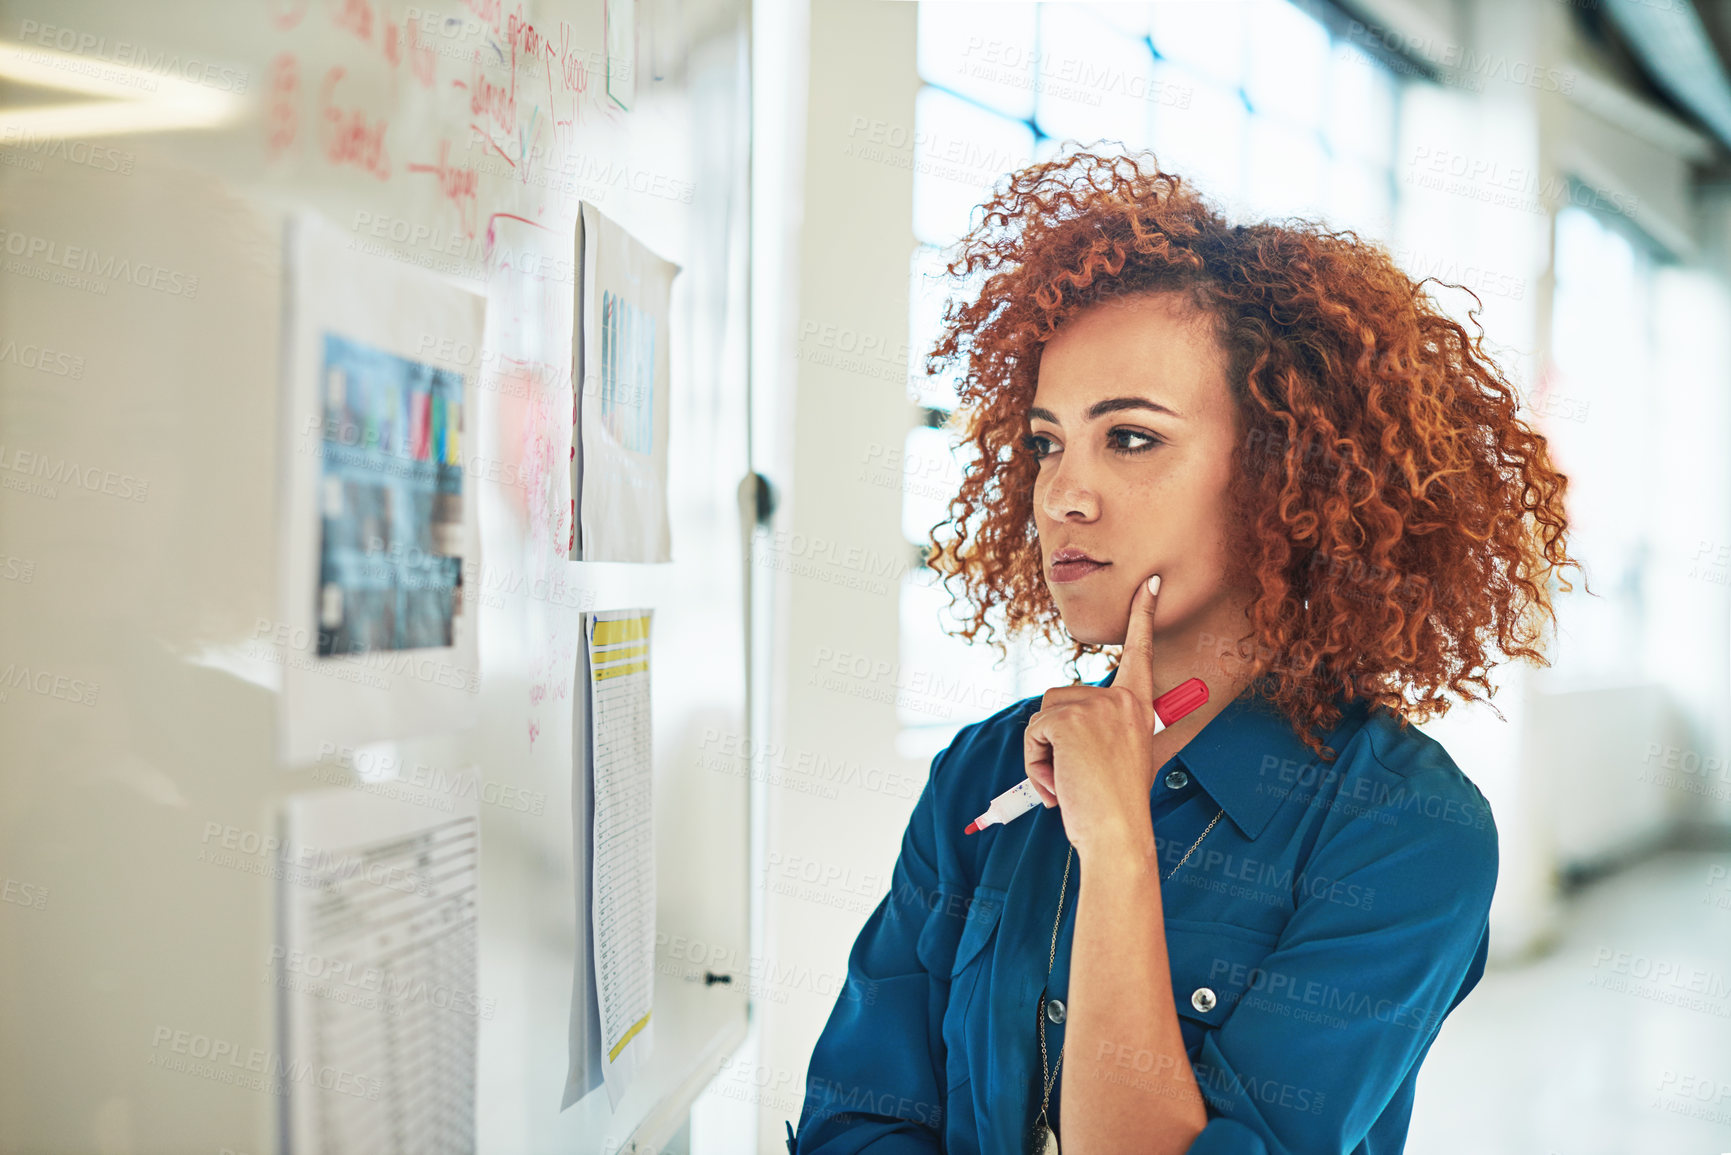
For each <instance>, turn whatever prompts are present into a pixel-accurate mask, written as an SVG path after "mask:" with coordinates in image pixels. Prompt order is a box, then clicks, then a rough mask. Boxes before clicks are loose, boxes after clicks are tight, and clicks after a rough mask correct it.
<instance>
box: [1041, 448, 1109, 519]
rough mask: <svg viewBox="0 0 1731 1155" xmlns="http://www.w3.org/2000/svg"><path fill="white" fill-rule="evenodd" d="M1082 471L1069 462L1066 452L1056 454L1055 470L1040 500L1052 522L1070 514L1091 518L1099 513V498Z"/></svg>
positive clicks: (1067, 517) (1070, 460)
mask: <svg viewBox="0 0 1731 1155" xmlns="http://www.w3.org/2000/svg"><path fill="white" fill-rule="evenodd" d="M1086 472H1087V471H1086V469H1085V468H1079V467H1078V466H1077V465H1076V464H1073V463H1072V459H1071V457H1070V456H1069V454H1068V453H1065V454H1062V455H1060V456H1059V458H1058V467H1057V471H1056V473H1054V474H1053V476H1052V481H1051V484H1050V485H1048V486H1047V487H1046V493H1045V496H1044V497H1043V498H1042V499H1041V505H1042V508H1043V509H1044V510H1045V513H1046V516H1047V517H1049V518H1051V519H1052V520H1053V521H1067V520H1069V519H1070V518H1071V517H1080V518H1081V519H1082V520H1084V521H1091V520H1093V519H1094V518H1096V517H1098V516H1099V514H1100V499H1099V497H1098V496H1097V495H1096V494H1095V492H1094V488H1093V486H1092V484H1090V483H1089V480H1088V478H1087V477H1086V476H1085V474H1086Z"/></svg>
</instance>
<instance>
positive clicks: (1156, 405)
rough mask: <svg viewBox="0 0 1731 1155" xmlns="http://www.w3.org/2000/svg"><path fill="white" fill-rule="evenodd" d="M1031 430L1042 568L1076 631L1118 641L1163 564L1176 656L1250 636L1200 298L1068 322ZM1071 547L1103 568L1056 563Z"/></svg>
mask: <svg viewBox="0 0 1731 1155" xmlns="http://www.w3.org/2000/svg"><path fill="white" fill-rule="evenodd" d="M1028 432H1029V437H1030V442H1029V445H1030V448H1031V449H1032V451H1033V453H1034V456H1035V457H1036V458H1038V459H1039V461H1040V465H1039V474H1038V476H1037V477H1036V479H1035V481H1034V520H1035V525H1036V527H1037V528H1038V530H1039V534H1040V554H1041V565H1042V569H1043V572H1044V574H1045V577H1046V583H1047V586H1048V588H1050V590H1051V591H1052V596H1053V598H1054V599H1055V601H1056V602H1057V606H1058V611H1059V613H1061V614H1062V615H1063V618H1064V625H1065V627H1066V628H1067V629H1068V630H1069V633H1070V636H1071V637H1073V638H1075V639H1076V640H1077V641H1079V642H1086V643H1094V644H1103V645H1121V644H1122V643H1123V641H1124V636H1125V631H1126V628H1127V627H1128V624H1129V620H1130V606H1131V601H1132V599H1133V598H1134V596H1135V593H1136V586H1137V584H1138V583H1139V582H1143V581H1146V580H1147V578H1148V577H1149V576H1150V575H1151V574H1156V573H1157V574H1159V575H1160V598H1159V602H1158V604H1157V605H1156V607H1155V613H1154V627H1155V633H1156V635H1157V636H1158V637H1161V638H1164V639H1166V640H1167V642H1168V648H1167V650H1166V653H1165V656H1166V657H1167V658H1169V659H1177V660H1179V661H1182V660H1183V655H1182V654H1181V653H1178V652H1175V648H1174V646H1173V644H1174V643H1176V644H1177V647H1181V648H1184V649H1194V648H1196V647H1199V646H1201V645H1204V644H1206V639H1204V638H1203V637H1202V636H1201V635H1203V634H1204V633H1210V632H1212V633H1213V634H1214V637H1215V638H1216V639H1220V638H1225V639H1227V640H1229V641H1230V640H1235V639H1237V638H1238V637H1240V635H1242V634H1243V633H1244V632H1245V629H1244V627H1245V623H1244V617H1243V612H1244V606H1245V604H1246V600H1245V599H1246V596H1247V595H1246V591H1234V590H1231V589H1228V588H1227V585H1226V582H1227V577H1226V574H1227V562H1228V554H1227V549H1228V542H1229V535H1228V523H1227V491H1228V486H1229V484H1230V482H1231V480H1232V473H1233V469H1234V468H1235V462H1236V461H1237V459H1238V454H1237V441H1238V437H1237V430H1236V424H1235V402H1234V401H1233V400H1232V397H1231V395H1230V394H1229V392H1228V387H1227V383H1226V358H1225V354H1224V352H1223V351H1222V350H1221V349H1220V347H1219V344H1218V342H1217V341H1216V340H1215V339H1214V337H1213V335H1212V332H1211V330H1210V327H1209V326H1208V325H1207V324H1206V323H1205V322H1203V321H1202V320H1201V319H1200V314H1198V313H1197V312H1196V311H1195V310H1194V309H1193V307H1191V306H1190V305H1189V304H1188V303H1187V302H1186V301H1185V300H1184V299H1183V298H1182V297H1179V296H1177V295H1175V294H1171V293H1163V294H1158V295H1155V294H1141V295H1137V296H1132V297H1124V298H1118V299H1114V300H1110V301H1105V302H1101V303H1099V304H1096V305H1093V306H1090V307H1089V308H1087V309H1084V310H1083V311H1082V312H1080V313H1078V314H1077V315H1076V316H1074V317H1072V318H1071V319H1070V320H1069V322H1068V323H1067V324H1066V325H1065V326H1064V327H1063V328H1061V329H1060V330H1059V332H1058V334H1057V335H1056V336H1055V337H1053V338H1051V339H1050V340H1049V341H1048V342H1047V343H1046V346H1045V349H1044V352H1043V353H1042V354H1041V357H1040V374H1039V381H1038V384H1037V386H1036V389H1035V393H1034V403H1033V406H1032V408H1031V409H1030V410H1029V414H1028ZM1075 549H1079V550H1081V551H1083V552H1084V553H1086V554H1087V555H1088V556H1089V557H1091V558H1093V559H1095V560H1096V561H1098V562H1101V563H1104V564H1102V565H1098V566H1086V565H1084V566H1074V565H1070V566H1066V565H1063V564H1058V565H1056V566H1054V561H1053V555H1054V554H1058V553H1059V552H1060V551H1065V550H1075ZM1060 560H1061V559H1060ZM1197 656H1200V655H1194V654H1193V655H1192V659H1194V657H1197Z"/></svg>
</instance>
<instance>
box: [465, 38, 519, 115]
mask: <svg viewBox="0 0 1731 1155" xmlns="http://www.w3.org/2000/svg"><path fill="white" fill-rule="evenodd" d="M515 84H516V81H515V79H513V80H512V86H513V88H514V87H515ZM469 111H470V112H472V113H474V114H475V115H476V116H478V117H480V118H481V122H482V123H483V124H491V125H492V126H493V127H495V128H498V129H501V130H502V131H503V132H504V133H505V134H506V135H507V136H509V135H511V134H512V133H514V132H516V131H517V96H516V93H515V92H514V91H513V90H512V88H506V87H505V86H503V85H499V84H494V83H493V82H492V81H490V80H488V79H487V77H486V74H485V73H483V72H482V71H481V57H480V54H479V53H477V54H476V56H475V67H474V71H473V72H472V73H471V74H470V77H469Z"/></svg>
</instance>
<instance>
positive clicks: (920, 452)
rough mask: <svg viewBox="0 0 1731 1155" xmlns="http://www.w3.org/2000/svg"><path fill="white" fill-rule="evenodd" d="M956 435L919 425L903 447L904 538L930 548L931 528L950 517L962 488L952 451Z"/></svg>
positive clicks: (958, 467)
mask: <svg viewBox="0 0 1731 1155" xmlns="http://www.w3.org/2000/svg"><path fill="white" fill-rule="evenodd" d="M952 436H954V434H952V433H950V432H948V431H946V430H943V429H932V428H931V427H929V426H925V425H919V426H916V427H914V428H913V429H910V430H908V435H907V439H906V441H904V442H903V445H902V463H901V464H902V468H901V486H902V536H903V537H905V538H907V539H908V540H909V541H911V542H913V543H914V544H915V545H919V546H925V545H929V544H930V538H929V537H928V536H927V535H928V534H930V533H931V531H932V527H933V526H935V525H937V524H938V523H939V522H941V521H945V520H947V519H948V517H949V513H948V512H947V507H948V505H949V502H950V498H952V497H954V496H955V495H956V492H957V491H958V490H960V489H961V487H962V469H961V465H960V463H959V462H958V461H957V460H956V453H955V451H954V450H953V449H951V448H950V438H951V437H952Z"/></svg>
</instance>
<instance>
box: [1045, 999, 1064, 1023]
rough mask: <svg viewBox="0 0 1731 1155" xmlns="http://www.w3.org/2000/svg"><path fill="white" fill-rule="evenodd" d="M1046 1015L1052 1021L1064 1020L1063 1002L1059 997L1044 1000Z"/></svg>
mask: <svg viewBox="0 0 1731 1155" xmlns="http://www.w3.org/2000/svg"><path fill="white" fill-rule="evenodd" d="M1046 1017H1047V1018H1048V1019H1051V1020H1052V1021H1053V1022H1054V1023H1061V1022H1063V1021H1064V1003H1063V1001H1062V1000H1061V999H1047V1000H1046Z"/></svg>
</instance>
